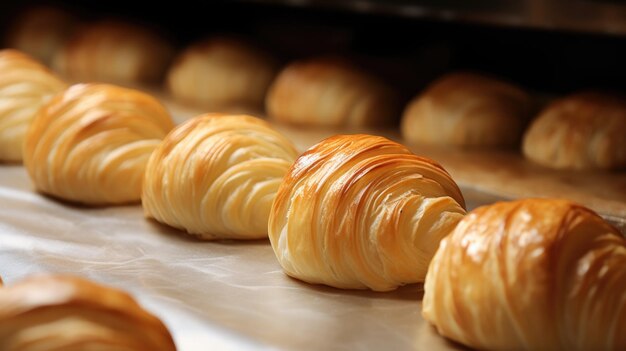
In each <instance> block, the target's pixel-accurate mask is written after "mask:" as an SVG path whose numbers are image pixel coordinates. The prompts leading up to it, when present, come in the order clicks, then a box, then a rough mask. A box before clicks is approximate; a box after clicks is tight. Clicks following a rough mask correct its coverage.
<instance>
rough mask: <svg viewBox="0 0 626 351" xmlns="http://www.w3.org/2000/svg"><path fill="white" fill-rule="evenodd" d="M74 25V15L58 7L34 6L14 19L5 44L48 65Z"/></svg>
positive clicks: (69, 34)
mask: <svg viewBox="0 0 626 351" xmlns="http://www.w3.org/2000/svg"><path fill="white" fill-rule="evenodd" d="M76 27H77V24H76V20H75V19H74V17H73V16H72V15H70V14H69V13H67V12H65V11H63V10H61V9H59V8H54V7H46V6H38V7H33V8H30V9H28V10H26V11H25V12H23V13H22V14H21V15H20V16H19V17H18V18H17V19H16V20H15V23H14V25H13V26H12V27H11V28H10V29H9V32H8V35H7V45H8V47H11V48H15V49H18V50H20V51H23V52H25V53H27V54H28V55H31V56H33V57H34V58H36V59H37V60H39V61H41V62H43V63H44V64H46V65H50V64H51V63H52V59H53V57H54V55H55V54H56V53H57V52H58V51H59V50H60V49H61V48H62V47H63V45H64V44H65V42H66V41H67V40H68V39H69V38H70V37H71V36H72V34H73V33H74V31H75V29H76Z"/></svg>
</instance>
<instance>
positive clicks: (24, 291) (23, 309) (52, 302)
mask: <svg viewBox="0 0 626 351" xmlns="http://www.w3.org/2000/svg"><path fill="white" fill-rule="evenodd" d="M0 350H4V351H66V350H111V351H114V350H117V351H171V350H176V346H175V345H174V341H173V340H172V336H171V335H170V333H169V331H168V330H167V328H166V327H165V325H163V323H162V322H161V321H160V320H159V319H158V318H157V317H155V316H154V315H152V314H150V313H149V312H147V311H146V310H144V309H143V308H142V307H141V306H139V305H138V304H137V302H136V301H135V300H134V299H133V298H132V297H131V296H129V295H128V294H126V293H125V292H123V291H120V290H117V289H114V288H110V287H107V286H103V285H99V284H96V283H93V282H91V281H88V280H85V279H81V278H78V277H71V276H62V275H42V276H35V277H29V278H26V279H24V280H22V281H20V282H18V283H16V284H14V285H12V286H9V287H4V288H1V289H0Z"/></svg>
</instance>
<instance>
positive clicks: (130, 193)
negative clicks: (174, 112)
mask: <svg viewBox="0 0 626 351" xmlns="http://www.w3.org/2000/svg"><path fill="white" fill-rule="evenodd" d="M173 126H174V124H173V122H172V120H171V119H170V116H169V114H168V112H167V111H166V110H165V108H164V107H163V105H161V103H159V102H158V101H157V100H156V99H154V98H153V97H151V96H149V95H146V94H144V93H141V92H139V91H136V90H132V89H127V88H121V87H117V86H113V85H107V84H78V85H74V86H72V87H70V88H69V89H67V90H65V91H64V92H63V93H61V94H59V95H57V96H55V97H54V98H53V99H52V100H51V101H50V102H49V103H48V104H47V105H45V106H44V107H43V108H42V109H41V110H40V111H39V113H38V114H37V116H36V117H35V119H34V120H33V121H32V123H31V125H30V127H29V129H28V132H27V134H26V139H25V143H24V165H25V166H26V170H27V171H28V174H29V175H30V177H31V179H32V180H33V183H34V184H35V187H36V188H37V189H38V190H39V191H41V192H43V193H46V194H50V195H53V196H55V197H58V198H61V199H65V200H69V201H73V202H80V203H84V204H94V205H103V204H119V203H127V202H133V201H138V200H139V199H140V196H141V182H142V179H143V173H144V170H145V167H146V163H147V162H148V157H149V156H150V154H151V153H152V151H153V150H154V149H155V148H156V147H157V145H158V144H159V143H160V142H161V139H163V137H165V135H166V134H167V133H168V132H169V130H170V129H171V128H173Z"/></svg>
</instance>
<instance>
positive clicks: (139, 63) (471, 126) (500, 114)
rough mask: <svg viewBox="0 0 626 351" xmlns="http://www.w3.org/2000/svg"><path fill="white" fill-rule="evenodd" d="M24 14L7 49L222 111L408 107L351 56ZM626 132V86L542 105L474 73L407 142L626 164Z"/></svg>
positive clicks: (308, 115)
mask: <svg viewBox="0 0 626 351" xmlns="http://www.w3.org/2000/svg"><path fill="white" fill-rule="evenodd" d="M18 23H19V25H17V26H16V27H15V28H14V29H13V31H11V35H10V36H9V39H10V40H9V42H8V44H9V46H11V47H15V48H19V49H21V50H23V51H25V52H28V53H31V54H32V55H34V56H35V57H38V58H40V59H41V60H43V62H44V63H47V64H50V65H52V67H54V68H55V70H57V71H58V72H60V73H61V74H62V75H63V76H65V77H68V78H70V79H71V80H74V81H103V82H114V83H124V84H129V83H140V82H144V83H145V82H157V81H158V80H159V79H160V77H162V76H163V75H165V76H166V78H165V85H166V88H167V90H168V91H169V92H170V93H171V94H172V96H173V97H174V98H176V99H177V100H180V101H183V102H185V103H191V104H195V105H197V106H202V107H203V108H207V109H211V110H213V111H217V110H223V109H224V108H225V107H227V106H236V107H249V108H253V109H263V108H264V109H265V111H266V114H267V115H268V116H269V117H270V118H272V119H274V120H277V121H281V122H286V123H291V124H296V125H302V126H323V127H337V126H345V127H367V126H380V125H385V124H389V123H392V122H393V121H395V120H396V119H397V115H398V114H399V110H400V106H399V105H398V99H397V98H396V96H395V92H394V90H393V89H390V88H389V87H388V86H386V85H385V84H383V83H382V82H381V81H380V80H379V79H377V78H376V77H373V76H371V75H370V74H368V73H366V72H364V71H363V70H360V69H359V68H357V67H356V65H355V64H354V63H350V62H349V61H347V60H341V59H337V58H333V59H331V58H311V59H308V60H300V61H295V62H292V63H290V64H288V65H286V66H285V67H283V68H282V69H279V68H280V67H279V66H278V65H277V63H276V61H275V60H274V59H272V57H270V55H268V54H267V53H266V52H263V51H262V50H259V49H257V48H255V47H253V46H251V45H249V44H246V43H244V42H241V41H237V40H234V39H232V38H231V39H228V38H224V37H214V38H212V39H208V40H205V41H202V42H198V43H196V44H193V45H191V46H189V47H187V48H186V49H184V50H183V51H182V52H181V53H179V54H177V55H175V52H174V49H173V47H172V46H171V45H170V44H168V42H167V41H165V40H164V39H163V38H161V37H159V36H158V35H157V34H156V33H154V32H152V31H149V30H148V29H146V28H144V27H140V26H136V25H132V24H129V23H122V22H119V21H103V22H96V23H91V24H87V25H83V26H82V27H80V29H79V30H77V29H76V27H77V26H76V25H72V23H73V22H72V21H71V20H70V19H69V18H68V17H67V15H64V14H62V13H59V12H58V11H56V12H55V11H54V10H46V11H38V12H37V11H33V12H32V13H30V14H29V16H28V17H26V18H23V19H22V20H21V21H19V22H18ZM42 23H43V24H45V26H43V25H42ZM41 28H45V29H44V30H43V32H42V29H41ZM72 33H74V34H73V35H72ZM172 57H174V59H173V63H171V64H170V62H171V61H172V60H171V59H172ZM529 124H530V125H529ZM623 130H626V102H625V101H624V99H623V97H621V96H619V95H616V94H610V93H606V92H600V91H584V92H578V93H575V94H572V95H569V96H566V97H563V98H561V99H557V100H556V101H553V102H552V103H550V104H548V105H547V106H545V107H543V108H541V110H540V111H539V113H537V104H536V103H535V102H534V99H533V98H532V97H531V96H530V95H529V94H528V93H527V92H525V91H524V90H523V89H521V88H519V87H517V86H515V85H513V84H510V83H508V82H504V81H500V80H498V79H495V78H493V77H487V76H482V75H478V74H475V73H467V72H457V73H451V74H448V75H446V76H444V77H441V78H440V79H439V80H437V81H435V82H433V83H432V84H431V85H430V86H429V87H427V88H426V89H425V90H424V91H422V92H421V93H420V94H418V95H417V96H416V97H415V98H414V99H413V100H412V101H410V102H409V103H408V105H407V106H406V107H405V108H404V112H403V113H402V121H401V131H402V135H403V137H404V139H405V140H406V141H407V142H409V143H431V144H445V145H454V146H459V147H493V148H498V147H500V148H501V147H512V146H513V147H516V146H517V145H519V144H520V140H522V142H521V143H522V147H521V149H522V151H523V154H524V155H525V156H526V157H527V158H528V159H530V160H532V161H534V162H537V163H539V164H541V165H543V166H546V167H553V168H560V169H604V170H615V169H623V168H625V167H626V138H624V137H623V132H622V131H623Z"/></svg>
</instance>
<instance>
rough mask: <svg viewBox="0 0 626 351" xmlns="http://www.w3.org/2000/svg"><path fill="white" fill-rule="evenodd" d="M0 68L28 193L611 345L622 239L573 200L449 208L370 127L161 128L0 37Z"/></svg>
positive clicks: (528, 334) (224, 121)
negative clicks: (332, 132)
mask: <svg viewBox="0 0 626 351" xmlns="http://www.w3.org/2000/svg"><path fill="white" fill-rule="evenodd" d="M7 67H9V68H10V69H9V68H7ZM6 76H8V77H13V78H12V79H14V83H13V84H12V85H10V86H5V87H4V88H3V89H0V100H1V101H2V104H5V105H6V104H11V103H13V104H15V105H14V106H16V107H15V109H14V115H15V116H21V115H22V112H21V111H22V110H21V108H22V107H18V106H29V108H30V107H32V106H35V105H41V107H40V108H39V109H38V110H37V111H36V113H35V116H34V117H33V118H32V119H31V120H30V121H29V123H26V125H25V126H24V129H26V131H25V134H24V137H23V140H22V144H21V145H19V146H20V148H21V150H23V154H22V156H23V160H24V166H25V167H26V170H27V172H28V175H29V176H30V178H31V180H32V182H33V184H34V186H35V188H36V189H37V190H38V191H39V192H42V193H45V194H48V195H51V196H53V197H55V198H58V199H62V200H66V201H71V202H76V203H82V204H87V205H113V204H118V203H127V202H133V201H139V200H141V204H142V206H143V209H144V213H145V215H146V217H148V218H153V219H155V220H156V221H158V222H161V223H164V224H166V225H169V226H172V227H175V228H179V229H180V230H183V231H186V232H188V233H190V234H192V235H195V236H197V237H200V238H202V239H253V238H264V237H269V239H270V243H271V246H272V248H273V250H274V253H275V254H276V258H277V260H278V262H279V264H280V265H281V266H282V268H283V270H284V271H285V273H286V274H288V275H289V276H292V277H295V278H297V279H301V280H303V281H306V282H309V283H314V284H326V285H329V286H333V287H337V288H343V289H372V290H375V291H389V290H393V289H396V288H397V287H399V286H402V285H405V284H410V283H418V282H425V283H424V290H425V295H424V299H423V303H422V315H423V316H424V318H425V319H427V320H428V321H429V322H431V323H432V324H433V325H435V327H436V328H437V330H438V331H439V332H440V333H441V334H442V335H443V336H445V337H448V338H450V339H453V340H456V341H458V342H461V343H463V344H466V345H469V346H471V347H476V348H479V349H486V350H510V349H570V350H589V349H605V350H620V349H624V348H626V333H624V330H625V329H624V328H625V326H626V239H625V238H624V237H622V236H621V234H620V233H619V232H618V230H617V229H615V228H614V227H612V226H611V225H610V224H608V223H607V222H605V221H604V220H603V219H602V218H601V217H599V216H598V215H597V214H595V213H594V212H592V211H591V210H589V209H586V208H584V207H582V206H580V205H577V204H573V203H571V202H568V201H565V200H558V199H524V200H518V201H513V202H502V203H497V204H493V205H490V206H485V207H481V208H478V209H476V210H474V211H472V212H470V213H466V209H465V201H464V198H463V195H462V193H461V191H460V190H459V188H458V186H457V184H456V183H455V182H454V180H453V179H452V178H451V177H450V175H449V174H448V173H447V172H446V171H445V170H444V168H443V167H441V166H440V165H439V164H437V163H436V162H435V161H432V160H430V159H427V158H424V157H420V156H417V155H414V154H413V153H411V152H410V151H409V150H408V149H407V148H406V147H404V146H403V145H401V144H399V143H396V142H394V141H391V140H388V139H386V138H383V137H378V136H373V135H366V134H356V135H337V136H333V137H330V138H328V139H325V140H323V141H321V142H319V143H318V144H316V145H315V146H313V147H311V148H310V149H308V150H307V151H305V152H304V153H302V154H300V153H298V152H297V150H296V148H295V147H294V145H293V144H292V142H291V141H290V140H288V138H286V137H285V136H283V135H282V134H281V133H280V132H278V131H276V130H275V129H274V128H273V127H272V126H271V125H270V124H269V123H267V122H266V121H264V120H262V119H259V118H256V117H251V116H246V115H224V114H204V115H200V116H197V117H195V118H192V119H189V120H187V121H186V122H184V123H182V124H180V125H178V126H174V123H173V122H172V120H171V118H170V115H169V114H168V112H167V110H166V109H165V108H164V107H163V106H162V105H161V103H159V101H157V100H156V99H154V98H153V97H151V96H149V95H147V94H144V93H141V92H139V91H135V90H133V89H129V88H123V87H119V86H114V85H108V84H96V83H92V84H77V85H73V86H70V87H65V86H64V84H63V82H61V81H60V80H58V79H57V78H56V77H54V75H53V74H52V73H50V72H49V71H47V70H46V68H45V67H43V66H42V65H40V64H37V63H36V62H34V60H32V59H31V58H29V57H28V56H26V55H24V54H21V53H19V52H16V51H12V50H9V51H3V52H1V53H0V77H6ZM53 88H54V89H53ZM56 88H59V89H60V91H59V92H58V93H57V94H56V95H54V96H53V97H52V98H49V95H50V94H49V93H50V92H51V90H56ZM42 92H43V93H42ZM20 104H23V105H20ZM14 291H16V290H10V289H4V290H3V289H0V325H1V323H2V318H3V317H2V316H3V314H2V313H3V312H2V307H1V306H3V303H4V304H5V305H6V304H7V303H6V301H13V302H12V306H13V305H14V304H16V303H17V302H15V301H23V300H21V299H20V298H19V297H18V296H19V295H16V294H23V293H24V292H23V290H19V289H17V292H14ZM46 301H47V300H46ZM53 301H56V300H53ZM64 301H65V300H64ZM416 308H417V307H416ZM14 310H15V309H13V310H12V311H14ZM74 312H75V313H78V312H76V311H74ZM78 314H80V313H78ZM5 315H6V314H5ZM11 315H15V314H11ZM37 321H39V322H41V323H49V322H50V320H49V319H46V320H44V321H40V320H37ZM5 323H6V322H5ZM8 323H10V322H8ZM153 326H154V325H153ZM50 328H51V327H50ZM137 328H141V326H138V327H137ZM44 329H45V328H44ZM0 330H1V329H0ZM11 330H13V331H14V330H15V328H13V329H11ZM45 330H52V329H45ZM138 334H139V333H138ZM15 335H22V334H19V333H18V334H15ZM7 338H9V336H7ZM100 341H101V339H100ZM91 342H94V343H96V342H98V341H97V340H91ZM130 349H133V348H130ZM155 349H159V348H155Z"/></svg>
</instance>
